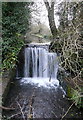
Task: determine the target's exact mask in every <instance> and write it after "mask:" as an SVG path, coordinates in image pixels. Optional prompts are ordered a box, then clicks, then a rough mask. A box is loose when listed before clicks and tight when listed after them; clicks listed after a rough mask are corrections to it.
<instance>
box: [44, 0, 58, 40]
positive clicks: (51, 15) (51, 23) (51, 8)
mask: <svg viewBox="0 0 83 120" xmlns="http://www.w3.org/2000/svg"><path fill="white" fill-rule="evenodd" d="M45 1H46V0H45ZM45 1H44V3H45V5H46V8H47V11H48V20H49V26H50V30H51V33H52V35H53V38H55V37H56V36H57V28H56V25H55V20H54V4H55V3H54V2H52V3H51V6H50V5H49V2H45Z"/></svg>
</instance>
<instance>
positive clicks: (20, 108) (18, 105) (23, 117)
mask: <svg viewBox="0 0 83 120" xmlns="http://www.w3.org/2000/svg"><path fill="white" fill-rule="evenodd" d="M17 104H18V106H19V108H20V111H21V113H22V117H23V119H24V120H25V116H24V113H23V110H22V107H21V105H20V104H19V102H17Z"/></svg>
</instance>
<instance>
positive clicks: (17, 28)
mask: <svg viewBox="0 0 83 120" xmlns="http://www.w3.org/2000/svg"><path fill="white" fill-rule="evenodd" d="M28 5H29V4H28V3H26V2H24V3H23V2H19V3H17V2H7V3H6V2H4V3H2V15H3V16H2V38H3V43H2V53H3V56H2V60H3V69H10V68H13V67H14V66H15V65H16V61H17V55H18V53H19V51H20V49H21V48H22V46H23V45H24V35H25V33H26V31H27V30H28V29H29V18H30V10H29V7H28Z"/></svg>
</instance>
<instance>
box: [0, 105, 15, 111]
mask: <svg viewBox="0 0 83 120" xmlns="http://www.w3.org/2000/svg"><path fill="white" fill-rule="evenodd" d="M0 108H1V109H4V110H15V108H8V107H4V106H0Z"/></svg>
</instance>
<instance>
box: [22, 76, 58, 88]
mask: <svg viewBox="0 0 83 120" xmlns="http://www.w3.org/2000/svg"><path fill="white" fill-rule="evenodd" d="M21 84H31V85H36V86H38V87H46V88H56V87H58V86H59V81H58V80H57V79H49V78H22V79H21Z"/></svg>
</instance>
